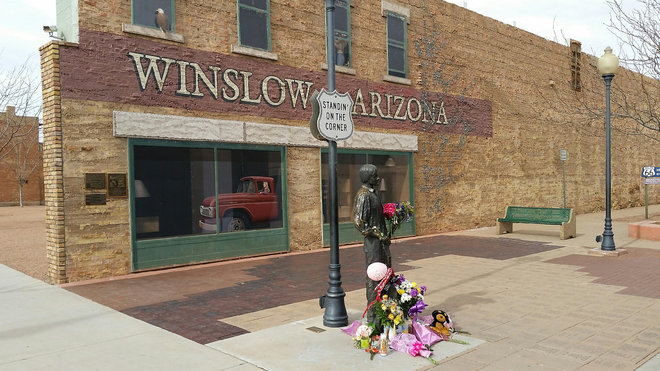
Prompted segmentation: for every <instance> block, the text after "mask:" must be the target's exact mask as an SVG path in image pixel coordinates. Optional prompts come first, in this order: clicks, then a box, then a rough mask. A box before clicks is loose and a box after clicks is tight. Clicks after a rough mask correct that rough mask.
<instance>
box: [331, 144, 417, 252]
mask: <svg viewBox="0 0 660 371" xmlns="http://www.w3.org/2000/svg"><path fill="white" fill-rule="evenodd" d="M364 164H374V165H376V167H377V168H378V176H379V177H380V178H381V182H380V185H379V187H378V190H377V191H378V193H379V195H380V199H381V201H382V202H383V204H385V203H388V202H402V201H410V202H411V203H413V204H414V199H413V197H414V194H413V192H412V191H411V190H412V189H413V185H412V182H413V180H412V179H413V177H412V168H413V166H412V154H411V153H401V152H381V151H361V150H339V153H338V154H337V166H336V167H337V204H338V205H337V207H338V210H337V219H338V221H339V242H340V243H349V242H357V241H361V240H362V235H361V234H360V233H359V232H358V231H357V230H356V229H355V226H353V219H352V218H353V216H352V214H353V198H354V197H355V194H356V193H357V191H358V189H359V188H360V186H361V185H362V183H361V182H360V167H362V165H364ZM321 179H322V188H323V190H322V191H323V223H324V228H323V232H324V233H323V242H324V244H326V245H327V244H329V241H330V239H329V238H330V237H329V236H330V233H329V231H330V227H329V221H330V202H329V198H328V153H327V151H323V152H322V153H321ZM414 234H415V223H414V219H413V220H412V221H411V222H410V223H404V224H403V225H402V227H401V228H400V229H399V230H397V233H396V236H397V237H400V236H406V235H414Z"/></svg>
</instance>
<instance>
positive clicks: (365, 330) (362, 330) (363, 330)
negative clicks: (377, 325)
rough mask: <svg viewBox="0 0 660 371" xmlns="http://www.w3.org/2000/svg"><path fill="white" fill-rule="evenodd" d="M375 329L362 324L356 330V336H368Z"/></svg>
mask: <svg viewBox="0 0 660 371" xmlns="http://www.w3.org/2000/svg"><path fill="white" fill-rule="evenodd" d="M373 330H374V329H373V328H372V327H371V326H367V325H361V326H360V327H358V328H357V330H355V336H356V337H359V338H368V337H369V335H371V332H372V331H373Z"/></svg>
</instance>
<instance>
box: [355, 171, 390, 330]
mask: <svg viewBox="0 0 660 371" xmlns="http://www.w3.org/2000/svg"><path fill="white" fill-rule="evenodd" d="M360 180H361V181H362V186H361V187H360V189H359V190H358V192H357V194H356V195H355V205H354V206H353V221H354V223H355V228H357V229H358V230H359V231H360V232H361V233H362V235H363V236H364V255H365V257H366V263H367V264H366V266H365V277H366V280H365V284H366V288H367V305H369V303H371V302H372V301H374V300H376V296H377V293H376V291H375V288H376V286H378V282H377V281H372V280H371V279H370V278H369V277H368V276H366V267H368V266H369V264H371V263H375V262H381V263H383V264H385V265H387V267H388V268H391V267H392V256H391V255H390V238H391V236H389V234H388V232H387V227H386V226H385V218H384V217H383V204H382V202H381V200H380V196H379V195H378V191H377V190H376V189H377V187H378V184H379V183H380V178H379V177H378V169H377V168H376V166H375V165H372V164H366V165H362V167H361V168H360ZM367 320H368V321H369V322H370V323H375V321H374V320H375V314H374V310H373V307H372V308H370V309H369V311H368V313H367Z"/></svg>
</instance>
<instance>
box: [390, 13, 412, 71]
mask: <svg viewBox="0 0 660 371" xmlns="http://www.w3.org/2000/svg"><path fill="white" fill-rule="evenodd" d="M406 31H407V30H406V18H405V17H403V16H400V15H398V14H396V13H391V12H388V13H387V74H388V75H390V76H396V77H402V78H406V77H407V72H408V68H407V60H406Z"/></svg>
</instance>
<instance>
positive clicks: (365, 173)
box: [360, 164, 380, 187]
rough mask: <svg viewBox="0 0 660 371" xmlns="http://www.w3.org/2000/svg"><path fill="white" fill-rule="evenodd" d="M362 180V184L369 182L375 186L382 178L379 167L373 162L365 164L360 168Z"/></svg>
mask: <svg viewBox="0 0 660 371" xmlns="http://www.w3.org/2000/svg"><path fill="white" fill-rule="evenodd" d="M360 180H361V181H362V184H368V185H370V186H372V187H375V186H377V185H378V183H380V178H379V177H378V168H376V165H373V164H364V165H362V167H361V168H360Z"/></svg>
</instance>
